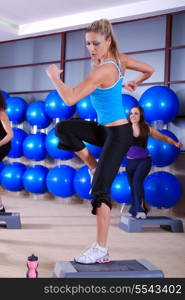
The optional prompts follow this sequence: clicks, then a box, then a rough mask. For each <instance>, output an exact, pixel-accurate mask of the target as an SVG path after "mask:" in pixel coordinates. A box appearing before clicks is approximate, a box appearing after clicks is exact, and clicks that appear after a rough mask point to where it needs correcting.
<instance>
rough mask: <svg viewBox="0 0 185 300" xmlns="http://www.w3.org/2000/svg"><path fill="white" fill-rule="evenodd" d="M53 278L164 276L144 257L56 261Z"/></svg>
mask: <svg viewBox="0 0 185 300" xmlns="http://www.w3.org/2000/svg"><path fill="white" fill-rule="evenodd" d="M52 277H53V278H146V277H147V278H148V277H155V278H158V277H160V278H161V277H164V273H163V272H162V271H161V270H159V269H158V268H157V267H155V266H154V265H153V264H151V263H150V262H148V261H147V260H146V259H137V260H136V259H132V260H112V261H110V262H109V263H105V264H99V263H96V264H89V265H85V264H79V263H77V262H75V261H58V262H56V264H55V267H54V272H53V275H52Z"/></svg>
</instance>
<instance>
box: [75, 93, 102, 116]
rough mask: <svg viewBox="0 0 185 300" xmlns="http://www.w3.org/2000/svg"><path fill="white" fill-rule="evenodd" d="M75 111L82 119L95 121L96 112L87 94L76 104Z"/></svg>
mask: <svg viewBox="0 0 185 300" xmlns="http://www.w3.org/2000/svg"><path fill="white" fill-rule="evenodd" d="M76 112H77V114H78V115H79V117H80V118H82V119H84V120H89V121H96V119H97V114H96V111H95V109H94V107H93V105H92V102H91V97H90V96H89V95H88V96H87V97H85V98H83V99H82V100H80V101H79V102H78V103H77V104H76Z"/></svg>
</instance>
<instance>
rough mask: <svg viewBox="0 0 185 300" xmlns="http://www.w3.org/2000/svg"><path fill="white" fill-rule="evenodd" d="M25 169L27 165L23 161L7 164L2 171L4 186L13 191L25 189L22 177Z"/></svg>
mask: <svg viewBox="0 0 185 300" xmlns="http://www.w3.org/2000/svg"><path fill="white" fill-rule="evenodd" d="M25 170H26V167H25V165H24V164H22V163H18V162H14V163H12V164H8V165H5V166H4V168H3V170H2V172H1V184H2V186H3V187H4V188H5V189H7V190H9V191H12V192H18V191H22V190H23V189H24V186H23V180H22V177H23V174H24V172H25Z"/></svg>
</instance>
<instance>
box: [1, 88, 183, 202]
mask: <svg viewBox="0 0 185 300" xmlns="http://www.w3.org/2000/svg"><path fill="white" fill-rule="evenodd" d="M3 95H4V97H5V98H6V104H7V109H6V111H7V114H8V116H9V119H10V121H11V122H12V124H13V131H14V137H13V139H12V147H11V151H10V152H9V154H8V157H9V158H10V159H11V160H13V162H12V163H9V164H6V165H5V164H1V165H0V181H1V184H2V185H3V186H4V187H5V188H6V189H7V190H9V191H21V190H23V189H25V190H27V191H28V192H30V193H34V194H43V193H45V192H50V193H51V194H53V195H55V196H58V197H64V198H65V197H71V196H72V195H74V194H76V195H78V196H79V197H81V198H83V199H87V200H91V199H92V196H91V195H90V194H89V193H90V189H91V182H90V176H89V173H88V168H87V166H84V165H82V166H80V167H78V168H74V164H75V163H74V162H73V163H72V164H71V163H70V162H71V161H70V160H72V159H73V158H74V157H75V154H74V153H73V152H71V151H66V150H63V149H59V148H58V144H59V142H60V141H59V138H58V137H57V136H56V135H55V125H56V123H57V122H59V121H60V120H68V119H70V118H71V117H74V116H75V117H80V118H82V119H85V120H88V121H96V120H97V115H96V112H95V110H94V108H93V106H92V103H91V100H90V95H89V96H87V97H85V98H84V99H82V100H81V101H79V102H78V103H77V104H76V105H73V106H67V105H66V104H65V102H64V101H63V100H62V99H61V97H60V96H59V94H58V92H57V91H56V90H53V91H51V92H50V93H48V95H47V96H46V98H45V99H44V101H41V100H36V101H33V102H31V103H29V104H28V103H27V102H26V101H25V100H24V99H22V98H20V97H10V96H9V95H8V93H6V92H5V91H3ZM122 101H123V106H124V109H125V114H126V117H127V118H128V116H129V112H130V109H131V108H132V107H133V106H137V105H140V106H142V107H143V109H144V111H145V119H146V121H147V122H148V123H149V124H151V125H154V124H157V123H158V122H160V124H161V122H162V124H167V123H169V122H171V121H172V120H173V119H174V118H175V117H176V115H177V113H178V110H179V101H178V98H177V96H176V94H175V93H174V92H173V91H172V90H171V89H170V88H168V87H164V86H154V87H151V88H149V89H147V90H146V91H145V92H144V93H143V94H142V96H141V98H140V100H139V101H138V99H136V98H135V97H133V96H131V95H128V94H123V95H122ZM24 122H27V124H28V126H29V130H27V131H25V130H23V127H22V128H20V127H21V126H19V125H21V124H23V123H24ZM160 130H161V133H164V134H165V135H167V136H169V137H172V138H173V139H175V140H176V141H178V139H177V137H176V136H175V135H174V133H172V132H170V131H169V130H167V129H161V128H160ZM84 143H85V145H86V147H87V148H88V149H89V151H90V152H91V153H92V155H94V157H95V158H96V159H99V157H100V155H101V151H102V147H101V146H95V145H91V144H90V143H87V142H84ZM148 150H149V152H150V154H151V156H152V161H153V166H154V167H158V168H162V167H166V166H169V165H170V164H171V163H173V162H174V161H175V159H176V158H177V157H178V155H179V152H180V150H179V149H178V148H176V147H174V146H173V145H170V144H167V143H164V142H162V141H159V140H156V139H153V138H151V137H149V140H148ZM22 157H25V158H26V159H27V164H26V165H24V164H23V163H22V162H20V161H17V159H18V160H19V159H21V158H22ZM48 158H51V159H52V160H53V164H54V166H52V167H50V168H49V167H48V164H47V159H48ZM124 166H125V158H124V159H123V161H122V164H121V167H124ZM144 189H145V198H146V201H147V202H148V203H149V204H150V205H152V206H155V207H158V208H162V207H165V208H169V207H172V206H174V205H175V204H176V203H177V202H178V201H179V199H180V197H181V185H180V183H179V181H178V179H177V178H176V177H175V176H174V175H173V174H170V173H169V172H164V171H158V172H153V173H151V174H150V175H148V177H147V178H146V180H145V186H144ZM110 194H111V196H112V198H113V200H114V201H116V202H117V203H125V204H130V201H131V195H130V187H129V184H128V180H127V176H126V172H125V171H122V172H118V174H117V175H116V177H115V179H114V181H113V183H112V186H111V188H110Z"/></svg>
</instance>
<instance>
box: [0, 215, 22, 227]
mask: <svg viewBox="0 0 185 300" xmlns="http://www.w3.org/2000/svg"><path fill="white" fill-rule="evenodd" d="M1 221H3V222H5V223H6V228H7V229H20V228H21V220H20V213H5V214H3V215H0V222H1Z"/></svg>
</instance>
